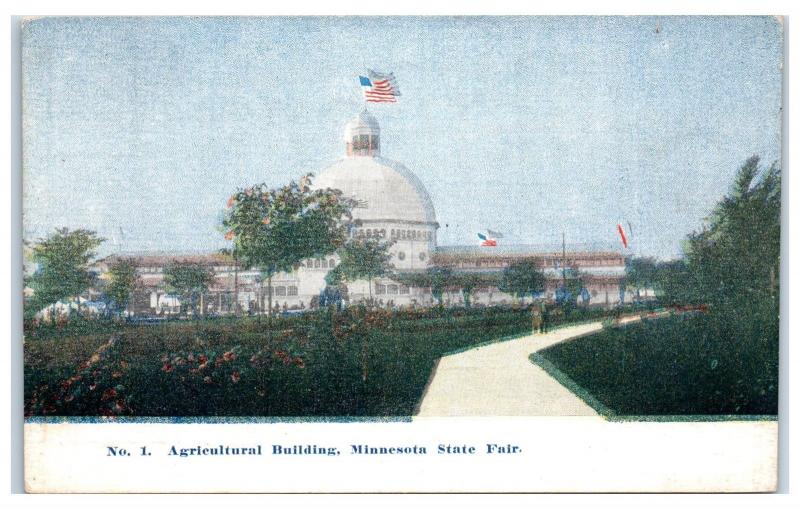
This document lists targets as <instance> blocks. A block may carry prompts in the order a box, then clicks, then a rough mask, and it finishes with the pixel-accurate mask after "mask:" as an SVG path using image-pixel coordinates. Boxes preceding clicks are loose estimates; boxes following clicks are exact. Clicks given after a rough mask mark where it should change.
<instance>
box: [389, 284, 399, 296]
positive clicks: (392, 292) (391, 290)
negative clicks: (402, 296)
mask: <svg viewBox="0 0 800 509" xmlns="http://www.w3.org/2000/svg"><path fill="white" fill-rule="evenodd" d="M388 289H389V295H397V285H389V287H388Z"/></svg>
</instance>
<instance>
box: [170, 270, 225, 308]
mask: <svg viewBox="0 0 800 509" xmlns="http://www.w3.org/2000/svg"><path fill="white" fill-rule="evenodd" d="M213 281H214V272H213V270H211V269H210V268H208V267H205V266H203V265H198V264H193V263H181V262H171V263H170V264H169V265H167V267H166V268H165V269H164V285H165V286H166V288H167V291H168V292H170V293H174V294H176V295H178V296H180V297H181V300H182V302H183V303H185V304H188V306H186V307H185V308H191V309H192V310H195V311H196V310H197V301H198V298H199V297H200V296H201V295H203V294H205V293H206V292H208V287H209V286H210V285H211V284H212V283H213ZM185 310H188V309H185Z"/></svg>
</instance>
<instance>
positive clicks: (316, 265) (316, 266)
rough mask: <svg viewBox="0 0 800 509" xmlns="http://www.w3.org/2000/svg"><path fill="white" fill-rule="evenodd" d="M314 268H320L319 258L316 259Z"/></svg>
mask: <svg viewBox="0 0 800 509" xmlns="http://www.w3.org/2000/svg"><path fill="white" fill-rule="evenodd" d="M314 268H315V269H318V268H319V260H314Z"/></svg>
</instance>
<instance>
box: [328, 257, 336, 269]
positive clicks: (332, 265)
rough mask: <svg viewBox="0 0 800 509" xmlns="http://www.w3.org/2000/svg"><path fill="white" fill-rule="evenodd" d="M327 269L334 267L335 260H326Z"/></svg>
mask: <svg viewBox="0 0 800 509" xmlns="http://www.w3.org/2000/svg"><path fill="white" fill-rule="evenodd" d="M328 267H330V268H334V267H336V260H334V259H333V258H331V259H330V260H328Z"/></svg>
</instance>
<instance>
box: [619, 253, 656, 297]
mask: <svg viewBox="0 0 800 509" xmlns="http://www.w3.org/2000/svg"><path fill="white" fill-rule="evenodd" d="M657 272H658V263H657V262H656V259H655V258H631V259H629V260H627V263H626V264H625V286H627V287H628V288H631V289H633V291H635V292H636V297H637V299H638V298H639V295H640V292H641V290H643V289H645V290H646V289H648V288H651V289H655V288H656V285H657V277H656V276H657Z"/></svg>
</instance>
